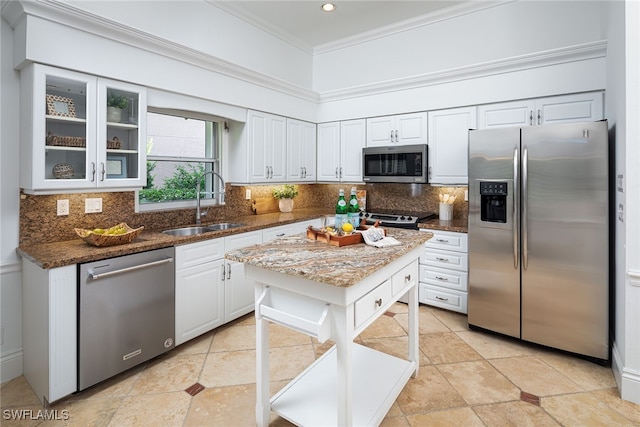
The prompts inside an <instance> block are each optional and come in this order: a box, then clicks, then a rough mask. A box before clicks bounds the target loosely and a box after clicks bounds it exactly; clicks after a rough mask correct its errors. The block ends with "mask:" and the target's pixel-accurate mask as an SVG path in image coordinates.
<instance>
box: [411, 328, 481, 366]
mask: <svg viewBox="0 0 640 427" xmlns="http://www.w3.org/2000/svg"><path fill="white" fill-rule="evenodd" d="M420 350H422V352H423V353H424V354H425V355H426V356H427V357H428V358H429V360H431V362H432V363H434V364H440V363H456V362H468V361H471V360H479V359H482V356H480V355H479V354H478V353H477V352H476V351H475V350H474V349H473V348H471V347H470V346H469V345H467V343H465V342H464V341H462V340H461V339H460V338H459V337H458V336H457V335H456V334H455V332H447V333H440V334H428V335H420Z"/></svg>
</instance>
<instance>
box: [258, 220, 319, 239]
mask: <svg viewBox="0 0 640 427" xmlns="http://www.w3.org/2000/svg"><path fill="white" fill-rule="evenodd" d="M310 225H313V226H314V227H315V228H320V227H321V226H322V225H321V221H320V218H316V219H312V220H309V221H299V222H294V223H292V224H285V225H279V226H277V227H271V228H265V229H264V230H262V241H263V242H268V241H269V240H273V239H279V238H280V237H285V236H290V235H292V234H298V233H304V232H305V231H306V230H307V227H309V226H310Z"/></svg>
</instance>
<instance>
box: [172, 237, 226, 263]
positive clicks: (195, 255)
mask: <svg viewBox="0 0 640 427" xmlns="http://www.w3.org/2000/svg"><path fill="white" fill-rule="evenodd" d="M224 252H225V251H224V238H219V239H211V240H204V241H202V242H197V243H189V244H187V245H180V246H176V253H175V255H176V270H180V269H182V268H187V267H192V266H194V265H199V264H203V263H205V262H209V261H213V260H216V259H221V258H224Z"/></svg>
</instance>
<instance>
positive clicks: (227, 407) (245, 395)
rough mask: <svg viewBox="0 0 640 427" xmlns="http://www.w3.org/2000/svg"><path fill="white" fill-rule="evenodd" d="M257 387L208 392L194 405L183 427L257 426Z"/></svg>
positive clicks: (221, 389)
mask: <svg viewBox="0 0 640 427" xmlns="http://www.w3.org/2000/svg"><path fill="white" fill-rule="evenodd" d="M255 414H256V387H255V384H246V385H239V386H233V387H219V388H208V389H206V390H203V391H201V392H200V393H198V394H197V395H195V396H194V397H193V399H192V401H191V405H190V407H189V411H188V412H187V417H186V418H185V420H184V424H182V426H183V427H202V426H238V427H242V426H247V427H249V426H251V427H254V426H255V425H256V415H255Z"/></svg>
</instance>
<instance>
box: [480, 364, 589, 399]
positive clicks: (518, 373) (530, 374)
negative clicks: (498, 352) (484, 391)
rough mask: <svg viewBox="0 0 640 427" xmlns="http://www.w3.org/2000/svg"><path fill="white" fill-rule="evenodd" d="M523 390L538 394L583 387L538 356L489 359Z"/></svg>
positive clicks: (573, 390)
mask: <svg viewBox="0 0 640 427" xmlns="http://www.w3.org/2000/svg"><path fill="white" fill-rule="evenodd" d="M489 363H491V364H492V365H493V366H495V367H496V369H498V370H499V371H500V372H501V373H502V374H503V375H504V376H506V377H507V378H508V379H509V380H510V381H511V382H513V383H514V384H515V385H516V386H517V387H519V388H520V389H521V390H522V391H524V392H527V393H531V394H534V395H536V396H540V397H542V396H552V395H555V394H564V393H575V392H579V391H582V388H581V387H580V386H579V385H578V384H576V383H574V382H573V381H571V380H570V379H569V378H567V377H565V376H564V375H562V374H561V373H560V372H558V371H557V370H555V369H553V368H552V367H551V366H549V365H547V364H546V363H544V362H543V361H542V360H540V359H538V358H537V357H536V356H519V357H509V358H504V359H491V360H489Z"/></svg>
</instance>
